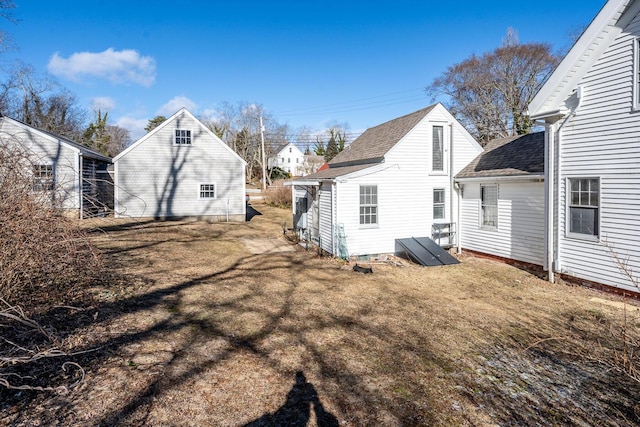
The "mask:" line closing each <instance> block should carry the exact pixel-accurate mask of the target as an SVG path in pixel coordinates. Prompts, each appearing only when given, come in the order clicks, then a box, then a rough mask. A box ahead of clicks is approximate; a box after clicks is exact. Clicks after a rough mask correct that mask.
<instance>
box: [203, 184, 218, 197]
mask: <svg viewBox="0 0 640 427" xmlns="http://www.w3.org/2000/svg"><path fill="white" fill-rule="evenodd" d="M200 198H201V199H215V198H216V185H215V184H200Z"/></svg>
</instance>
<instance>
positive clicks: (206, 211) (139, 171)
mask: <svg viewBox="0 0 640 427" xmlns="http://www.w3.org/2000/svg"><path fill="white" fill-rule="evenodd" d="M176 129H185V130H191V140H192V142H191V145H176V144H174V136H175V130H176ZM152 132H153V133H152V134H149V135H148V136H147V137H143V138H142V139H141V140H139V141H138V142H136V143H135V144H134V145H133V146H132V147H130V148H129V149H128V150H126V151H125V152H123V153H122V154H121V155H119V156H116V158H115V159H114V164H115V174H116V189H115V198H116V200H115V205H116V208H115V209H116V215H118V216H125V217H127V216H129V217H157V218H169V217H182V216H195V217H200V216H202V217H211V218H212V219H226V218H227V216H228V217H229V219H232V220H239V221H242V220H244V217H245V212H246V200H245V165H244V162H243V161H242V160H241V159H240V158H239V157H238V156H237V155H235V153H233V152H231V150H229V148H228V147H226V146H225V144H224V143H223V142H222V141H220V140H219V139H218V138H216V137H215V136H213V135H212V134H211V133H210V132H209V131H208V130H207V129H206V128H205V127H204V125H202V124H201V123H200V122H199V121H198V120H197V119H195V117H193V116H192V115H191V114H190V113H188V112H187V111H186V110H181V111H180V112H178V113H177V114H176V115H174V116H173V117H171V118H170V119H168V120H167V122H165V123H163V124H162V125H161V127H158V128H157V129H156V130H154V131H152ZM200 184H214V185H215V191H216V197H215V199H201V198H200V192H199V190H200Z"/></svg>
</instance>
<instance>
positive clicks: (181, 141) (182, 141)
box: [175, 129, 191, 145]
mask: <svg viewBox="0 0 640 427" xmlns="http://www.w3.org/2000/svg"><path fill="white" fill-rule="evenodd" d="M175 145H191V131H190V130H185V129H176V139H175Z"/></svg>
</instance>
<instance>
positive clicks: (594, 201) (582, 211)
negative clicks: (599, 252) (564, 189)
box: [568, 178, 600, 236]
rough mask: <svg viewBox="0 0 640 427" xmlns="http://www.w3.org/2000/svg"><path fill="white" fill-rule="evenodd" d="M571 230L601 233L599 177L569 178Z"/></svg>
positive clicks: (593, 234)
mask: <svg viewBox="0 0 640 427" xmlns="http://www.w3.org/2000/svg"><path fill="white" fill-rule="evenodd" d="M569 193H570V194H569V218H568V219H569V232H570V233H577V234H584V235H588V236H598V235H599V233H600V230H599V226H598V224H599V222H600V182H599V179H598V178H569Z"/></svg>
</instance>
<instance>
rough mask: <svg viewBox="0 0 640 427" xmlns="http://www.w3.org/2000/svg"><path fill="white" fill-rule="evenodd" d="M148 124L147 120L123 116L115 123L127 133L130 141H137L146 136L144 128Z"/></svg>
mask: <svg viewBox="0 0 640 427" xmlns="http://www.w3.org/2000/svg"><path fill="white" fill-rule="evenodd" d="M147 124H149V120H147V119H136V118H133V117H127V116H123V117H120V118H119V119H118V120H117V121H116V125H117V126H120V127H121V128H125V129H127V130H128V131H129V134H130V135H131V140H132V141H137V140H138V139H140V138H142V137H143V136H144V135H146V134H147V131H146V130H144V128H145V127H146V126H147Z"/></svg>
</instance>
